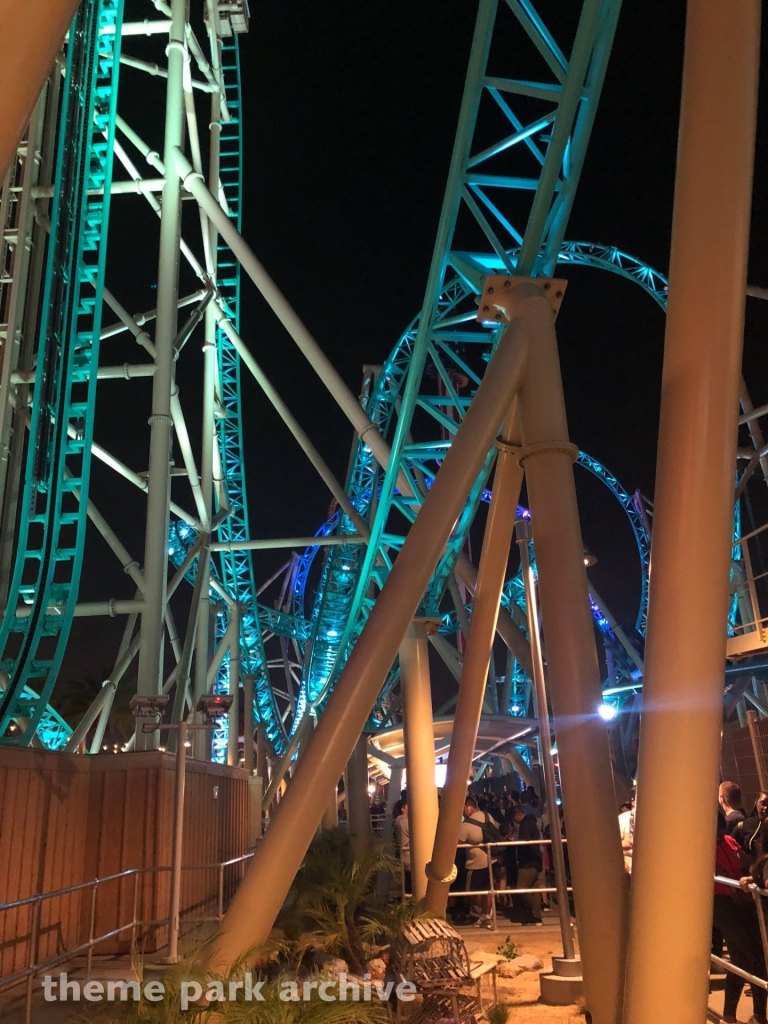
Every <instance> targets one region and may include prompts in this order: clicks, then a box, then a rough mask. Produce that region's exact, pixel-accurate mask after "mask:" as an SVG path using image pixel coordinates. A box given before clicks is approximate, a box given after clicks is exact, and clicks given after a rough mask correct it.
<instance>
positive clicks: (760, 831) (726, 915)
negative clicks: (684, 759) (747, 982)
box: [712, 782, 768, 1024]
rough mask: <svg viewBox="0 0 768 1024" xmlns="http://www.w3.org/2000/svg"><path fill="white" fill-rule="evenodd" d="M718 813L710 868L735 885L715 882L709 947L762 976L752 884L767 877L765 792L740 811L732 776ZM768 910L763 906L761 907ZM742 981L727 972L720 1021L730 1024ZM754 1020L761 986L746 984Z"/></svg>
mask: <svg viewBox="0 0 768 1024" xmlns="http://www.w3.org/2000/svg"><path fill="white" fill-rule="evenodd" d="M719 804H720V807H719V809H718V814H717V845H716V850H715V872H716V875H717V876H718V877H719V878H724V879H726V878H727V879H731V880H732V881H737V882H738V883H739V887H738V888H736V887H735V886H733V885H727V884H718V883H715V890H714V913H713V918H712V920H713V933H712V951H713V952H714V953H715V955H717V956H722V953H723V946H724V945H725V947H726V948H727V951H728V956H729V958H730V960H731V962H732V963H733V964H735V965H736V967H740V968H741V969H742V970H743V971H746V972H747V973H749V974H752V975H754V976H755V977H757V978H767V977H768V972H766V963H765V956H764V953H763V944H762V941H761V937H760V923H759V920H758V911H757V907H756V905H755V900H754V898H753V896H752V895H751V893H750V891H749V887H750V886H751V885H753V884H754V885H757V886H759V887H760V888H761V889H764V888H766V881H768V793H760V794H759V796H758V798H757V800H756V801H755V806H754V808H753V809H752V811H751V812H750V813H749V814H746V813H745V811H744V807H743V803H742V796H741V788H740V787H739V786H738V784H737V783H735V782H723V783H722V784H721V786H720V792H719ZM766 909H767V910H768V908H766ZM743 988H744V981H743V979H742V978H740V977H739V976H738V975H737V974H734V973H732V972H730V971H729V972H727V974H726V979H725V997H724V1005H723V1018H722V1019H723V1021H728V1022H731V1024H734V1022H735V1021H736V1008H737V1006H738V1003H739V999H740V998H741V994H742V990H743ZM750 988H751V995H752V1006H753V1010H754V1013H753V1016H752V1021H753V1022H754V1024H766V991H765V989H763V988H761V987H760V986H758V985H751V986H750Z"/></svg>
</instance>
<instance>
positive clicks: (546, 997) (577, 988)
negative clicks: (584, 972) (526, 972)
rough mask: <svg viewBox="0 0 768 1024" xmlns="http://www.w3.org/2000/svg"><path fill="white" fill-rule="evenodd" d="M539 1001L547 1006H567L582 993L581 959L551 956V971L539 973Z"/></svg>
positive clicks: (576, 1000)
mask: <svg viewBox="0 0 768 1024" xmlns="http://www.w3.org/2000/svg"><path fill="white" fill-rule="evenodd" d="M539 983H540V985H541V1001H542V1003H546V1004H547V1005H548V1006H569V1005H571V1004H572V1003H576V1002H578V1000H579V999H580V998H581V996H582V995H583V987H584V985H583V980H582V977H581V960H566V958H565V957H562V956H553V957H552V971H551V972H547V973H544V972H542V973H541V974H540V975H539Z"/></svg>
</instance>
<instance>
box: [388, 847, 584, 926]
mask: <svg viewBox="0 0 768 1024" xmlns="http://www.w3.org/2000/svg"><path fill="white" fill-rule="evenodd" d="M562 841H563V843H567V840H566V839H563V840H562ZM551 845H552V840H551V839H509V840H504V841H503V842H496V843H459V845H458V846H457V847H456V848H457V850H484V851H485V855H486V858H487V860H488V865H487V867H488V868H489V871H488V876H489V881H490V888H489V889H470V890H467V891H462V892H459V891H458V890H455V889H451V891H450V893H449V898H452V897H454V896H490V897H491V920H492V922H493V923H492V929H493V931H496V930H497V919H496V897H497V896H525V895H530V894H534V893H538V894H539V895H542V894H543V893H552V892H554V893H556V892H557V888H556V887H555V886H553V885H550V886H536V887H535V888H532V889H497V888H496V886H495V885H494V881H493V866H492V856H491V850H492V849H493V850H495V849H498V848H499V847H509V846H515V847H517V846H551ZM479 870H485V869H484V868H480V869H479ZM400 885H401V892H402V895H403V897H405V896H411V895H412V893H408V892H406V891H405V871H401V872H400ZM572 891H573V890H572V888H571V886H568V892H572Z"/></svg>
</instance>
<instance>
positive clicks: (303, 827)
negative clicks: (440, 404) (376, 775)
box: [207, 324, 527, 971]
mask: <svg viewBox="0 0 768 1024" xmlns="http://www.w3.org/2000/svg"><path fill="white" fill-rule="evenodd" d="M526 354H527V346H526V341H525V335H524V332H523V331H522V329H521V328H520V327H519V326H518V325H515V324H513V325H511V326H510V327H509V328H507V330H506V332H505V333H504V336H503V337H502V338H501V340H500V342H499V345H498V348H497V349H496V353H495V354H494V356H493V359H492V360H491V363H490V365H489V367H488V370H487V371H486V374H485V376H484V378H483V381H482V383H481V384H480V387H479V388H478V389H477V394H476V395H475V398H474V401H473V402H472V404H471V405H470V407H469V409H468V410H467V414H466V416H465V417H464V420H463V422H462V424H461V426H460V427H459V429H458V431H457V433H456V436H455V437H454V440H453V444H452V445H451V448H450V449H449V451H448V452H447V454H446V457H445V460H444V461H443V464H442V466H441V468H440V471H439V472H438V474H437V476H436V478H435V482H434V484H433V485H432V487H431V488H430V490H429V493H428V494H427V496H426V498H425V499H424V504H423V505H422V507H421V510H420V512H419V514H418V516H417V517H416V520H415V522H414V524H413V526H412V527H411V529H410V531H409V533H408V536H407V538H406V540H405V543H404V544H403V547H402V549H401V551H400V554H399V555H398V556H397V559H396V560H395V563H394V565H393V567H392V571H391V572H390V574H389V576H388V578H387V581H386V583H385V584H384V587H383V588H382V591H381V593H380V594H379V596H378V599H377V601H376V603H375V605H374V606H373V608H372V609H371V613H370V616H369V617H368V621H367V622H366V624H365V626H364V628H363V630H362V632H361V634H360V637H359V639H358V641H357V644H356V645H355V647H354V649H353V651H352V653H351V654H350V657H349V660H348V661H347V663H346V665H345V666H344V669H343V671H342V673H341V675H340V676H339V680H338V682H337V684H336V687H335V689H334V691H333V693H332V694H331V696H330V698H329V700H328V704H327V705H326V708H325V711H324V712H323V714H322V715H321V716H320V721H319V722H318V725H317V729H316V730H315V734H314V736H313V738H312V740H311V742H310V743H309V745H308V746H307V749H306V751H305V753H304V756H303V757H302V759H301V761H300V762H299V765H298V768H297V770H296V773H295V775H294V777H293V781H292V783H291V786H290V788H289V790H288V792H287V793H286V795H285V797H284V799H283V800H282V802H281V805H280V809H279V812H278V813H277V814H276V815H275V820H274V821H273V822H272V823H271V825H270V827H269V829H268V830H267V833H266V835H265V837H264V841H263V842H262V844H261V846H260V847H259V850H258V852H257V854H256V856H255V857H254V859H253V862H252V864H251V867H250V868H249V870H248V874H247V875H246V876H245V878H244V879H243V882H242V883H241V885H240V888H239V889H238V891H237V893H236V895H235V898H234V899H233V901H232V903H231V904H230V907H229V910H228V911H227V913H226V915H225V917H224V920H223V921H222V925H221V930H220V931H219V933H218V935H217V936H216V937H215V938H214V940H213V942H212V943H211V945H210V946H209V947H208V952H207V963H208V965H209V966H210V967H211V969H215V970H217V971H218V970H226V969H227V968H228V967H230V966H231V965H232V964H233V963H234V962H235V961H236V960H237V959H238V958H239V957H240V956H241V955H242V954H244V953H245V952H246V951H247V950H249V949H251V948H253V947H254V946H255V945H258V944H260V943H262V942H264V941H265V940H266V938H267V936H268V935H269V931H270V929H271V927H272V924H273V922H274V920H275V918H276V916H277V913H278V911H279V909H280V907H281V905H282V902H283V900H284V899H285V896H286V894H287V892H288V890H289V888H290V886H291V882H292V881H293V878H294V876H295V874H296V871H297V870H298V868H299V865H300V864H301V861H302V859H303V857H304V854H305V852H306V850H307V847H308V845H309V842H310V840H311V838H312V836H313V835H314V833H315V829H316V828H317V826H318V824H319V823H320V819H321V817H322V814H323V810H324V808H323V799H324V797H323V796H320V798H319V799H318V795H319V794H325V793H330V791H331V787H332V786H333V784H334V783H335V782H336V780H337V779H338V778H339V776H340V775H341V773H342V771H343V769H344V764H345V763H346V761H347V760H348V758H349V756H350V754H351V753H352V748H353V746H354V744H355V743H356V742H357V738H358V736H359V735H360V732H361V730H362V729H363V726H364V725H365V722H366V719H367V717H368V715H369V714H370V710H371V708H372V706H373V704H374V701H375V700H376V697H377V696H378V694H379V692H380V690H381V687H382V685H383V683H384V680H385V679H386V676H387V673H388V672H389V670H390V668H391V666H392V662H393V661H394V658H395V655H396V654H397V651H398V648H399V646H400V642H401V641H402V639H403V636H404V635H405V631H406V629H407V627H408V624H409V622H410V621H411V619H412V618H413V617H414V615H415V614H416V609H417V608H418V605H419V602H420V601H421V598H422V595H423V593H424V589H425V587H426V585H427V583H428V582H429V579H430V576H431V574H432V572H433V571H434V567H435V566H436V565H437V562H438V560H439V558H440V556H441V555H442V553H443V551H444V550H445V545H446V543H447V541H448V538H449V536H450V533H451V530H452V529H453V527H454V524H455V522H456V518H457V517H458V515H459V514H460V512H461V510H462V508H463V507H464V502H465V501H466V498H467V495H468V494H469V491H470V489H471V487H472V485H473V484H474V482H475V481H476V480H477V476H478V474H479V472H480V469H481V468H482V465H483V461H484V459H485V458H486V457H487V455H488V452H489V451H490V449H491V447H492V445H493V441H494V438H495V436H496V432H497V430H498V429H499V426H500V424H501V421H502V419H503V418H504V416H505V414H506V413H507V410H508V409H509V407H510V405H511V403H512V399H513V397H514V395H515V393H516V391H517V388H518V387H519V383H520V380H521V377H522V373H523V369H524V367H525V359H526Z"/></svg>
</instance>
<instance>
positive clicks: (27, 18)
mask: <svg viewBox="0 0 768 1024" xmlns="http://www.w3.org/2000/svg"><path fill="white" fill-rule="evenodd" d="M77 5H78V0H3V3H2V4H0V96H1V97H2V116H0V181H2V179H3V178H4V177H5V172H6V171H7V170H8V165H9V164H10V162H11V157H12V156H13V152H14V150H15V148H16V146H17V145H18V142H19V139H20V138H21V136H22V133H23V131H24V127H25V125H26V123H27V121H28V120H29V118H30V116H31V114H32V109H33V107H34V105H35V103H36V102H37V97H38V96H39V95H40V91H41V89H42V88H43V85H44V84H45V79H46V78H47V76H48V72H49V71H50V69H51V65H52V64H53V61H54V58H55V56H56V54H57V53H58V51H59V50H60V48H61V45H62V43H63V41H64V35H65V33H66V31H67V29H68V28H69V24H70V22H71V21H72V18H73V16H74V13H75V11H76V9H77Z"/></svg>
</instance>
